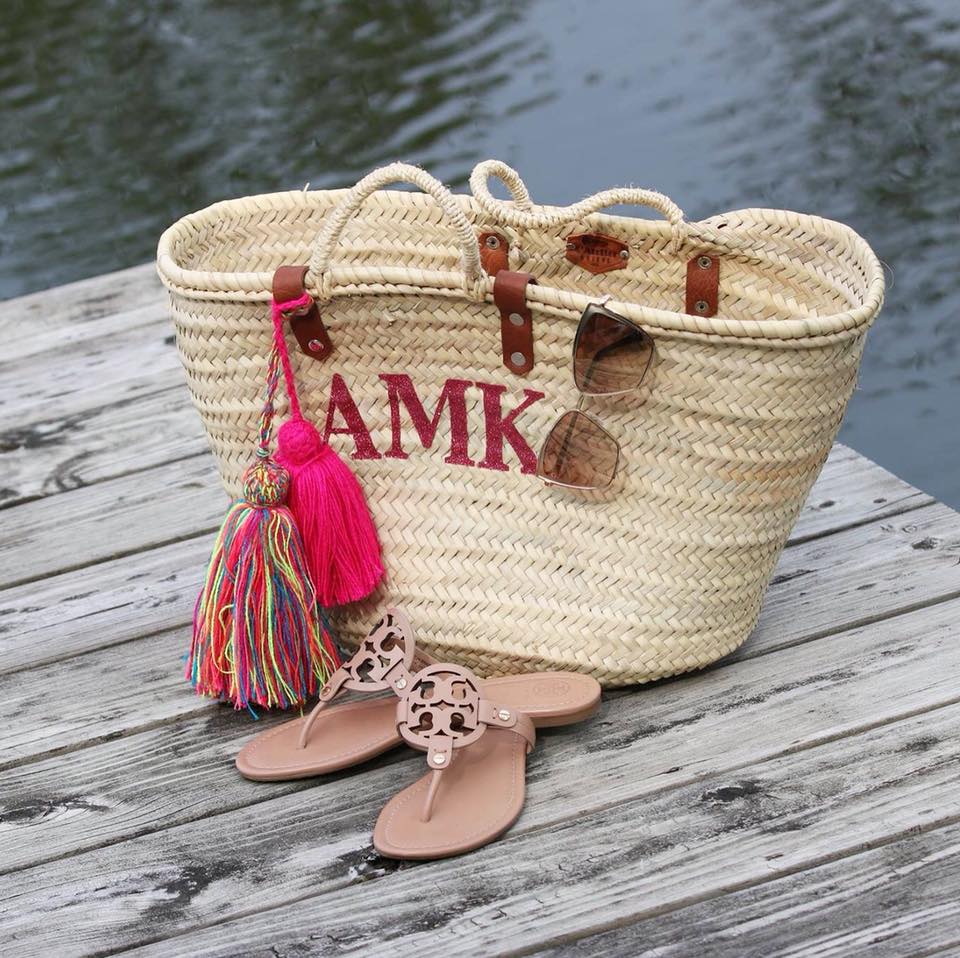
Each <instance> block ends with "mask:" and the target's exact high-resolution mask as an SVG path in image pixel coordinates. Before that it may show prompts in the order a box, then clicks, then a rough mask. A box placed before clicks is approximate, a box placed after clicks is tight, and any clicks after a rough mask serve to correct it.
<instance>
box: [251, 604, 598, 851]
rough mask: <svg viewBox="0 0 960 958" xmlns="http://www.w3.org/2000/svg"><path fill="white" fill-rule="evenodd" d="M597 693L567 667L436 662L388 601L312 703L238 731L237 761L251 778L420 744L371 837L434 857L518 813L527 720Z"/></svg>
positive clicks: (304, 773) (532, 739)
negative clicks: (283, 719)
mask: <svg viewBox="0 0 960 958" xmlns="http://www.w3.org/2000/svg"><path fill="white" fill-rule="evenodd" d="M387 689H390V690H392V691H393V692H394V693H395V695H396V696H397V697H398V698H399V701H397V700H396V699H394V698H393V697H388V698H385V697H382V696H379V697H375V698H370V699H359V700H355V701H350V702H344V703H341V704H337V705H333V704H331V703H332V701H333V699H334V698H335V697H336V696H337V695H338V694H339V693H340V692H341V691H346V690H349V691H354V692H381V691H385V690H387ZM599 703H600V686H599V684H598V683H597V681H596V679H593V678H591V677H590V676H588V675H581V674H580V673H577V672H535V673H530V674H526V675H507V676H502V677H499V678H492V679H484V680H481V679H478V678H477V676H475V675H474V674H473V673H472V672H471V671H469V669H465V668H463V667H461V666H459V665H450V664H445V663H438V662H436V661H435V660H434V659H432V658H431V657H430V656H429V655H427V654H426V653H425V652H423V651H420V650H418V649H417V648H416V643H415V640H414V634H413V629H412V627H411V625H410V622H409V620H408V619H407V617H406V616H405V615H404V614H403V612H401V611H400V610H398V609H389V610H388V611H387V612H386V614H385V615H384V617H383V618H382V619H381V620H380V621H379V622H378V623H377V624H376V625H375V626H374V628H373V630H372V631H371V632H370V634H369V635H368V636H367V638H366V639H365V640H364V641H363V642H362V643H361V644H360V647H359V649H358V650H357V652H356V653H355V654H354V655H353V657H352V658H351V659H349V661H347V662H346V663H345V664H344V665H342V666H340V668H339V669H337V671H336V672H334V673H333V675H332V676H331V677H330V679H329V681H328V682H327V684H326V685H325V686H324V687H323V688H322V689H321V691H320V701H319V702H318V704H317V706H316V707H315V708H314V710H313V711H312V712H311V713H310V714H309V715H308V716H306V717H305V718H299V719H295V720H294V721H292V722H287V723H285V724H283V725H280V726H278V727H277V728H274V729H271V730H270V731H268V732H263V733H262V734H260V735H258V736H256V738H254V739H252V740H251V741H250V742H248V743H247V744H246V745H245V746H244V747H243V749H241V751H240V753H239V754H238V755H237V769H238V770H239V771H240V774H241V775H243V776H244V777H245V778H249V779H254V780H255V781H285V780H288V779H296V778H307V777H310V776H313V775H323V774H326V773H329V772H335V771H339V770H340V769H344V768H349V767H351V766H353V765H359V764H360V763H361V762H364V761H366V760H367V759H370V758H373V757H374V756H376V755H380V754H382V753H383V752H386V751H389V750H390V749H392V748H395V747H396V746H398V745H400V744H401V743H402V742H407V743H408V744H409V745H412V746H413V747H414V748H417V749H420V750H421V751H424V752H426V753H427V764H428V766H429V768H430V771H429V772H428V773H427V774H426V775H424V776H423V777H422V778H421V779H420V780H419V781H417V782H414V784H413V785H410V786H408V787H407V788H405V789H404V790H403V791H402V792H400V793H399V794H397V795H395V796H394V797H393V798H391V799H390V801H389V802H387V804H386V805H385V806H384V808H383V810H382V811H381V813H380V816H379V818H378V819H377V824H376V827H375V828H374V832H373V844H374V846H375V847H376V849H377V851H378V852H380V854H381V855H385V856H388V857H390V858H400V859H434V858H444V857H447V856H449V855H459V854H462V853H463V852H468V851H472V850H473V849H475V848H479V847H480V846H482V845H486V844H487V843H488V842H491V841H493V840H494V839H495V838H497V837H499V836H500V835H502V834H503V833H504V832H505V831H506V830H507V829H508V828H509V827H510V826H511V825H512V824H513V823H514V822H515V821H516V820H517V818H518V817H519V815H520V811H521V809H522V808H523V802H524V797H525V783H526V763H527V755H528V754H529V753H530V752H531V751H532V749H533V747H534V745H535V743H536V737H537V736H536V729H537V728H544V727H549V726H557V725H567V724H570V723H572V722H579V721H582V720H583V719H586V718H589V717H590V716H591V715H592V714H593V713H594V712H595V711H596V709H597V707H598V705H599Z"/></svg>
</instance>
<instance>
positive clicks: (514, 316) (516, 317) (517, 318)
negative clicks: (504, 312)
mask: <svg viewBox="0 0 960 958" xmlns="http://www.w3.org/2000/svg"><path fill="white" fill-rule="evenodd" d="M510 322H511V323H513V325H514V326H522V325H523V322H524V320H523V317H522V316H521V315H520V314H519V313H511V314H510Z"/></svg>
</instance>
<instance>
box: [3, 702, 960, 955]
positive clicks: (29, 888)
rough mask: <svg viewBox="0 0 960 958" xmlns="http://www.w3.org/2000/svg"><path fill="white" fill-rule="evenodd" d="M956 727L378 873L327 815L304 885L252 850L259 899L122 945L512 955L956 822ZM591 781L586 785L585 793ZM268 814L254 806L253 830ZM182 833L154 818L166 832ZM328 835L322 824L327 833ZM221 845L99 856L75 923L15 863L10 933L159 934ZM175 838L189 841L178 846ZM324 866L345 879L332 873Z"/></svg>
mask: <svg viewBox="0 0 960 958" xmlns="http://www.w3.org/2000/svg"><path fill="white" fill-rule="evenodd" d="M958 732H960V708H958V707H949V708H944V709H940V710H937V711H936V712H934V713H931V714H929V715H925V716H923V717H921V718H914V719H908V720H905V721H904V722H903V723H896V724H895V725H893V726H885V727H883V728H880V729H875V730H872V731H869V732H865V733H863V734H862V735H857V736H852V737H847V738H843V739H841V740H839V741H836V742H831V743H830V744H829V747H825V748H814V749H810V750H806V751H802V752H798V753H794V754H790V755H786V756H782V757H780V758H777V759H774V760H772V761H768V762H762V763H757V764H753V765H752V766H751V767H750V769H749V771H747V772H744V773H740V774H729V773H725V774H721V775H716V776H710V777H707V778H704V779H701V780H699V781H697V782H695V783H692V784H689V785H686V786H682V787H679V788H678V787H673V788H667V789H664V790H662V791H659V792H656V793H654V794H648V795H645V796H644V797H643V798H642V799H637V800H633V801H627V802H622V803H618V804H614V805H609V806H606V807H601V808H598V809H597V810H596V811H594V812H592V813H590V814H587V815H583V814H580V815H564V816H563V817H562V818H561V819H559V820H558V819H553V820H550V821H548V822H544V823H542V827H532V823H527V827H524V828H520V829H515V830H514V833H511V835H510V836H508V837H507V838H505V839H503V840H501V841H500V842H498V843H495V844H493V845H490V846H487V847H486V848H484V849H482V850H480V851H477V852H475V853H473V854H472V855H470V856H469V857H465V858H462V859H450V860H447V861H441V862H434V863H431V864H430V865H429V866H426V867H413V868H396V867H395V866H393V867H389V868H388V869H387V870H386V871H385V873H383V874H377V873H378V872H380V871H382V870H383V867H382V865H381V864H380V863H378V862H377V861H375V860H368V861H367V862H366V863H365V866H366V867H365V869H364V863H363V862H362V859H358V857H357V855H356V853H355V852H354V853H353V854H351V853H350V851H348V849H347V848H346V847H345V845H344V843H343V840H342V837H343V836H344V835H349V834H351V832H354V831H355V830H356V827H357V826H356V825H352V824H351V823H349V822H344V826H345V827H344V828H343V829H342V830H341V828H340V827H339V820H338V819H337V818H334V821H333V822H330V821H329V820H328V821H327V824H326V825H325V827H324V829H323V831H322V832H321V831H320V830H319V829H318V834H317V836H316V840H315V844H314V845H313V847H311V848H310V849H309V850H307V851H306V853H304V852H303V851H300V853H299V854H298V855H295V856H285V855H283V853H282V851H281V852H280V855H279V857H280V858H281V859H282V860H283V861H284V864H285V866H286V871H288V872H293V871H296V870H297V869H301V870H303V871H307V872H309V873H311V874H310V875H309V876H304V878H305V886H306V884H307V882H306V879H307V878H308V877H312V878H313V881H312V883H310V888H309V891H308V894H309V897H306V898H303V899H301V900H299V901H296V902H295V903H292V904H286V905H281V906H279V907H277V908H270V909H266V908H264V905H263V900H264V898H269V896H270V895H271V889H272V887H273V882H274V881H275V880H276V879H277V877H279V876H278V873H277V871H276V870H275V868H274V867H272V866H273V862H274V861H276V859H272V860H271V859H267V860H264V861H261V862H260V863H259V868H258V874H259V876H260V880H259V883H258V885H257V889H258V893H257V894H256V897H255V898H254V897H253V889H250V892H249V894H250V895H251V897H250V898H248V899H247V902H248V906H249V904H251V903H252V902H253V901H256V902H257V903H256V904H255V905H253V907H254V909H256V910H255V911H254V912H253V913H252V914H247V915H243V916H241V917H238V918H235V919H231V920H229V921H226V922H222V923H218V924H215V925H212V926H210V927H204V928H200V929H199V930H197V931H192V932H187V933H186V934H185V935H182V936H180V937H178V938H171V939H170V940H169V941H160V942H159V943H158V944H156V945H155V946H149V945H148V946H146V947H143V948H142V949H140V950H137V951H135V952H133V953H134V954H138V955H142V956H159V955H171V954H191V955H195V956H198V958H199V956H213V955H234V954H245V955H271V954H272V955H276V954H298V955H304V954H318V955H324V954H329V955H334V954H335V955H370V954H377V955H418V956H420V958H433V956H436V958H448V956H449V955H450V954H457V953H460V952H462V951H469V952H470V953H473V954H503V953H515V952H518V951H519V952H521V953H522V951H523V950H529V949H530V948H531V946H533V947H536V946H538V945H540V944H542V943H544V942H550V941H551V940H552V939H555V938H556V937H558V936H560V935H563V936H571V935H580V936H582V935H583V934H585V933H589V932H590V931H592V930H593V929H595V928H597V927H598V926H599V927H603V926H604V925H606V924H607V923H609V922H611V921H614V920H618V921H624V920H634V921H636V920H639V919H641V918H642V917H643V916H645V915H652V914H656V913H657V912H659V911H662V910H665V909H667V908H670V907H676V906H677V905H679V904H688V903H693V902H695V901H697V900H700V899H706V898H709V897H716V896H717V895H718V894H721V893H727V892H732V891H736V890H739V889H741V888H745V887H750V886H752V885H756V884H760V883H763V882H767V881H770V880H772V879H775V878H777V877H778V876H780V875H784V874H789V873H791V872H795V871H799V870H801V869H806V868H810V867H814V866H816V865H820V864H823V863H825V862H828V861H831V860H836V859H839V858H842V857H846V856H848V855H852V854H856V853H858V852H861V851H863V850H865V849H869V848H871V847H876V846H880V845H883V844H888V843H890V842H891V841H893V840H896V839H899V838H903V837H906V836H907V835H909V834H915V833H917V832H922V831H928V830H932V829H934V828H936V827H940V826H944V825H948V824H952V823H954V822H956V821H958V820H960V795H958V793H957V791H956V788H955V775H956V768H957V762H958V760H960V742H958V737H957V733H958ZM917 742H923V743H924V744H923V745H922V747H917V746H916V743H917ZM894 768H896V769H897V770H898V774H896V775H894V774H891V770H892V769H894ZM638 777H639V776H638ZM317 791H319V790H317ZM585 791H588V790H585V789H583V788H582V783H581V788H580V789H579V792H580V794H583V793H584V792H585ZM319 797H320V796H319V795H318V798H319ZM355 813H356V809H353V810H352V814H353V815H354V816H355ZM334 814H336V813H334ZM329 815H330V812H329V810H328V818H329ZM526 819H527V814H526V813H525V814H524V818H523V820H524V821H525V820H526ZM274 828H276V825H275V824H274V823H273V822H265V823H264V825H263V829H262V830H263V831H264V832H270V831H272V830H273V829H274ZM175 831H176V830H172V831H169V832H165V833H163V834H164V835H165V836H167V837H172V836H173V834H174V832H175ZM323 835H329V836H330V837H329V838H328V839H327V840H326V842H324V839H323V837H322V836H323ZM351 837H352V838H353V840H354V841H355V840H356V837H355V836H351ZM338 838H340V839H341V840H340V841H338V840H337V839H338ZM281 841H282V839H280V838H279V836H278V837H276V838H275V843H276V844H279V843H280V842H281ZM693 849H696V851H695V853H693V851H692V850H693ZM231 850H232V851H233V854H230V853H229V852H226V850H225V849H223V848H221V854H220V856H219V857H218V859H217V861H218V863H219V869H220V871H219V873H211V872H210V871H209V870H207V869H204V867H203V865H202V864H201V863H200V861H198V860H197V859H196V858H193V859H190V858H188V859H187V860H188V861H189V862H190V863H191V865H193V867H194V869H195V870H194V871H193V872H192V873H191V872H189V871H185V870H184V868H183V867H181V868H180V869H179V870H177V869H172V868H165V867H164V866H163V864H162V863H158V862H157V861H156V860H155V861H154V862H153V863H152V864H151V865H149V866H147V869H146V871H145V870H144V869H143V868H142V867H136V868H131V867H130V863H129V862H127V863H126V864H125V865H123V866H122V867H121V868H120V869H119V870H118V871H117V872H107V871H104V870H103V869H101V870H100V871H99V873H98V874H97V875H90V876H89V878H87V881H88V882H91V883H96V885H95V887H97V888H99V889H102V890H103V891H102V892H101V894H102V895H103V898H101V899H100V902H101V907H100V908H98V910H97V911H98V915H97V917H98V921H97V922H96V923H94V922H91V921H89V920H87V921H84V915H83V913H82V911H81V913H80V914H78V915H77V916H76V918H75V919H74V920H73V921H72V922H70V918H71V917H72V916H71V912H72V911H74V908H73V907H72V906H71V903H72V902H74V901H75V900H76V897H77V895H78V893H79V894H88V893H89V892H85V891H84V888H83V886H82V885H81V886H80V887H78V885H77V884H74V883H71V884H70V885H67V886H66V887H64V886H63V885H61V884H56V885H53V886H52V885H50V884H49V879H46V880H45V879H39V883H38V887H37V891H36V892H35V891H34V885H33V882H34V880H35V876H33V875H31V874H30V873H28V872H22V873H20V874H18V875H17V876H16V878H17V880H18V883H19V884H18V886H17V887H18V891H17V896H18V900H19V902H20V904H21V908H22V911H21V913H20V914H21V916H22V917H19V918H18V917H15V918H14V919H13V921H12V922H8V923H7V927H8V928H9V931H8V932H7V933H8V934H9V933H16V932H17V931H29V935H28V937H27V939H26V940H27V941H28V943H29V946H30V947H31V948H36V947H37V946H40V945H45V946H46V947H48V948H49V947H54V948H65V949H66V951H65V952H64V953H65V954H68V955H69V954H79V953H82V950H84V949H85V950H88V951H89V950H94V949H95V948H96V947H97V943H98V941H101V940H104V933H105V931H106V932H107V933H108V934H109V938H110V940H112V941H114V942H119V941H122V940H123V939H124V937H126V936H127V935H129V934H130V931H131V930H134V935H133V936H131V937H135V936H136V935H142V936H149V937H153V938H155V939H161V938H166V937H168V936H169V934H170V931H171V929H170V928H169V926H164V924H163V921H164V916H166V917H167V920H168V921H169V920H170V919H171V918H172V919H173V921H180V922H181V923H182V927H189V925H191V924H194V925H200V924H201V923H206V922H207V921H209V918H207V917H206V915H207V914H208V912H207V909H212V910H213V911H214V912H216V910H217V908H218V907H219V908H221V909H222V908H224V904H225V903H224V901H223V898H222V897H221V896H219V895H217V894H216V892H214V891H213V888H212V886H213V884H214V882H215V881H216V882H218V884H220V887H221V889H222V890H226V889H227V888H231V887H232V891H233V895H234V896H235V895H236V892H237V890H238V889H240V888H243V887H244V883H243V881H242V879H241V878H240V875H241V874H242V870H243V864H242V863H243V861H244V856H243V855H242V854H237V851H238V850H237V849H236V846H232V849H231ZM183 853H184V854H188V855H189V852H188V850H187V849H183ZM79 864H80V862H79V861H78V862H77V865H79ZM358 866H359V868H358ZM188 867H189V866H188ZM351 870H352V871H351ZM358 870H359V871H360V872H361V874H364V877H365V878H366V880H363V878H361V875H360V874H357V871H358ZM330 873H333V874H334V875H337V876H342V877H343V878H348V879H350V882H349V883H343V882H342V879H341V881H336V880H334V881H331V880H329V879H328V878H327V876H328V875H330ZM74 875H75V876H76V871H75V872H74ZM108 879H110V881H108ZM78 880H79V879H78ZM105 882H106V885H105ZM118 883H126V886H127V887H128V888H138V887H139V888H140V889H141V891H140V894H136V895H132V896H130V897H129V898H126V897H125V898H123V899H121V900H120V901H119V902H117V906H118V907H117V910H116V911H115V912H114V911H112V908H111V905H112V904H113V903H114V902H115V901H116V899H112V898H110V897H109V890H110V888H111V887H115V885H116V884H118ZM148 887H152V893H151V892H150V891H148ZM37 892H39V894H37ZM231 897H232V896H231ZM218 899H219V900H218ZM35 900H36V901H37V905H34V901H35ZM37 907H39V908H40V909H41V910H42V911H41V914H39V915H38V914H36V911H35V909H36V908H37ZM54 909H62V911H59V912H58V918H57V923H58V924H61V923H64V922H69V924H70V934H69V935H68V936H67V935H64V934H63V933H62V932H60V933H58V932H57V931H56V929H55V928H54V927H52V922H51V921H50V920H49V916H50V915H52V914H53V913H54ZM111 915H115V917H113V918H112V917H111ZM44 916H46V918H47V920H46V921H44ZM105 926H108V927H107V928H105ZM110 926H112V927H110ZM272 949H275V951H274V950H272ZM29 953H30V952H27V954H29Z"/></svg>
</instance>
